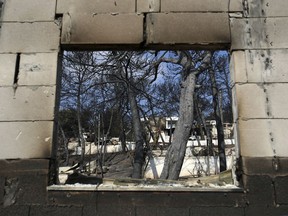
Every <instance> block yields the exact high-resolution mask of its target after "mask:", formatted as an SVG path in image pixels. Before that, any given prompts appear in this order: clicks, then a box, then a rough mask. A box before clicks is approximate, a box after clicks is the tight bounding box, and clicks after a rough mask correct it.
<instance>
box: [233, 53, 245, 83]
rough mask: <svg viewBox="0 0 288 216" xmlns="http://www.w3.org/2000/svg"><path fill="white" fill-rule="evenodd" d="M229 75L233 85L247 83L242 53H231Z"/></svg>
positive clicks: (243, 54)
mask: <svg viewBox="0 0 288 216" xmlns="http://www.w3.org/2000/svg"><path fill="white" fill-rule="evenodd" d="M230 73H231V80H232V82H233V83H246V82H247V69H246V58H245V52H244V51H233V52H232V55H231V60H230Z"/></svg>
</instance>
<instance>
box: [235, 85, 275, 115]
mask: <svg viewBox="0 0 288 216" xmlns="http://www.w3.org/2000/svg"><path fill="white" fill-rule="evenodd" d="M234 91H235V96H236V97H235V99H236V104H237V110H238V117H239V118H240V119H251V118H268V117H269V116H270V115H271V110H270V104H269V102H267V101H266V98H267V96H266V93H265V91H266V90H265V88H264V87H263V86H260V85H257V84H236V85H235V86H234ZM268 112H270V113H268ZM268 114H269V115H268Z"/></svg>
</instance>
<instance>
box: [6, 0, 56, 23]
mask: <svg viewBox="0 0 288 216" xmlns="http://www.w3.org/2000/svg"><path fill="white" fill-rule="evenodd" d="M55 8H56V0H49V1H47V0H25V1H23V0H9V1H5V4H4V12H3V21H9V22H11V21H12V22H24V21H28V22H31V21H53V20H54V19H55Z"/></svg>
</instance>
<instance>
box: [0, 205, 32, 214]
mask: <svg viewBox="0 0 288 216" xmlns="http://www.w3.org/2000/svg"><path fill="white" fill-rule="evenodd" d="M29 208H30V206H17V205H14V206H9V207H6V208H4V207H2V206H1V207H0V212H1V215H5V216H29Z"/></svg>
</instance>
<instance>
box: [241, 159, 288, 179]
mask: <svg viewBox="0 0 288 216" xmlns="http://www.w3.org/2000/svg"><path fill="white" fill-rule="evenodd" d="M241 160H242V163H241V164H242V170H243V173H244V174H246V175H247V176H251V175H262V176H263V175H266V176H270V177H271V178H275V177H277V176H285V175H286V176H288V169H287V166H288V157H287V156H286V157H277V158H274V157H257V158H256V157H241ZM276 163H277V164H278V167H277V169H275V168H276V167H275V164H276Z"/></svg>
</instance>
